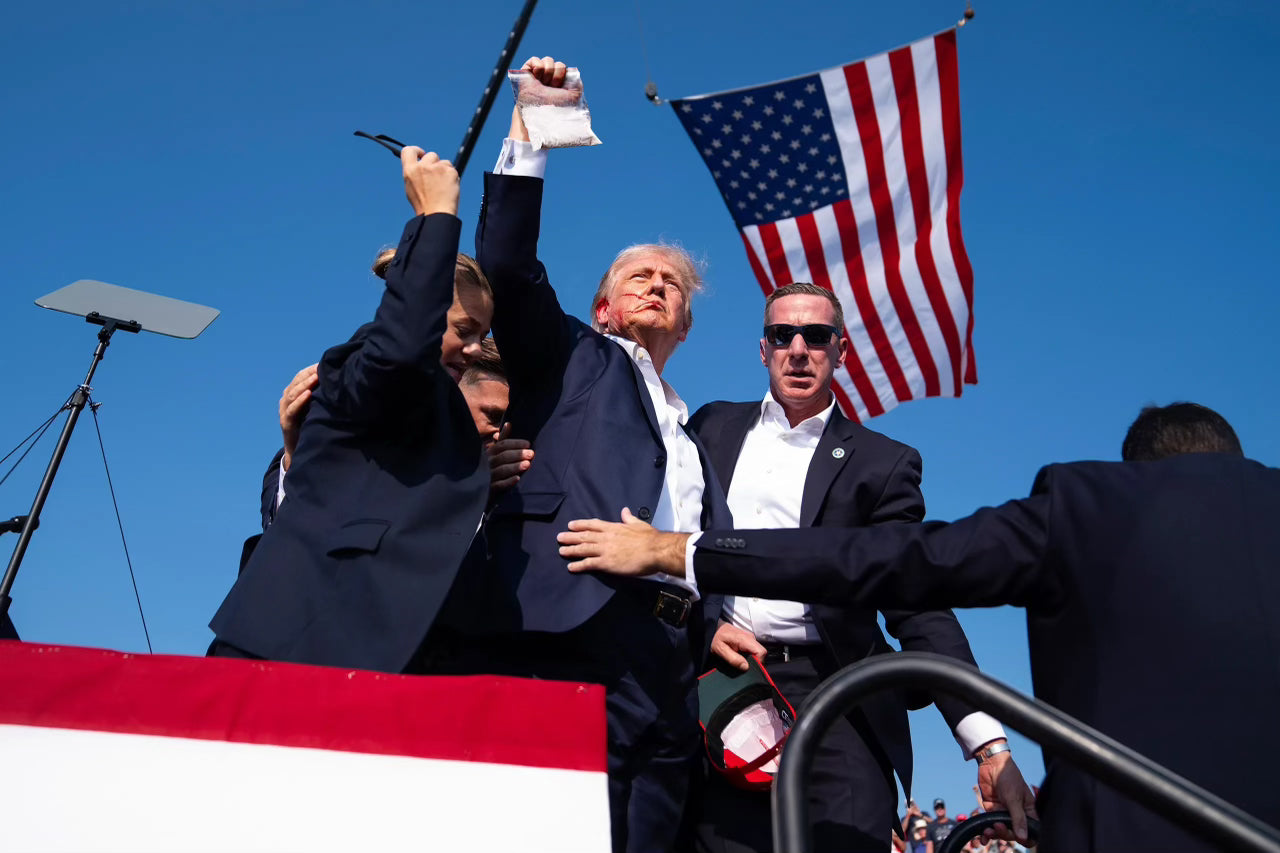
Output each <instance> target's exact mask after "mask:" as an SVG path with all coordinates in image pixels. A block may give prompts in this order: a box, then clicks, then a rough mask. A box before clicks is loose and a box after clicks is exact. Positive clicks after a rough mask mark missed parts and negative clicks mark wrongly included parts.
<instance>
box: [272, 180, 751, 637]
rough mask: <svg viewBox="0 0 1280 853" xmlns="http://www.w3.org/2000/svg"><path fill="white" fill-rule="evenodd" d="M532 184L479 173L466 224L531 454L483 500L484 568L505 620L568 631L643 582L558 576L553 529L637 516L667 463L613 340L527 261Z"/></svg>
mask: <svg viewBox="0 0 1280 853" xmlns="http://www.w3.org/2000/svg"><path fill="white" fill-rule="evenodd" d="M542 186H543V182H542V180H541V179H539V178H526V177H515V176H503V175H492V174H486V175H485V200H484V204H483V206H482V208H481V212H480V222H479V226H478V227H477V230H476V259H477V260H478V261H479V262H480V266H481V267H482V268H483V269H484V271H485V274H486V275H487V276H488V277H489V282H490V283H491V284H492V285H493V290H494V316H493V337H494V342H495V343H497V345H498V350H499V351H500V352H501V353H502V361H503V365H504V367H505V368H506V371H507V376H508V379H509V380H510V388H511V392H510V395H511V396H510V403H509V404H508V407H507V420H508V421H509V422H510V423H511V425H512V427H513V431H514V434H515V435H517V436H519V437H522V438H525V439H528V440H529V441H530V442H531V443H532V444H533V449H534V452H535V453H536V454H537V459H536V460H535V462H534V464H533V465H532V466H531V467H530V469H529V470H528V472H526V473H525V474H523V475H522V476H521V478H520V482H519V483H517V484H516V486H515V487H514V488H512V489H511V490H510V491H508V492H507V493H506V494H505V495H504V496H503V497H502V498H500V499H499V500H498V502H497V504H495V506H494V507H493V510H492V513H491V515H490V518H489V522H488V525H487V526H486V535H487V537H488V545H489V551H490V554H491V555H492V567H493V570H494V571H495V572H497V573H498V575H499V576H500V577H501V582H502V583H503V585H504V586H505V587H507V588H511V589H515V590H516V596H517V598H518V608H517V609H518V612H516V613H512V614H509V615H510V616H511V618H512V619H513V620H514V627H517V628H523V629H524V630H530V631H568V630H571V629H573V628H575V627H577V626H578V625H581V624H582V623H583V622H585V621H586V620H587V619H589V618H590V617H591V616H592V615H593V614H595V613H596V612H597V611H599V610H600V608H601V607H603V606H604V604H605V602H607V601H608V600H609V599H610V598H611V597H612V595H613V594H614V591H615V590H616V588H617V587H618V586H620V585H623V584H635V583H646V581H636V580H630V579H621V580H619V579H615V578H610V577H607V576H600V575H595V574H570V573H569V572H568V571H567V570H566V568H565V566H566V564H567V561H566V560H565V559H564V558H563V557H561V556H560V553H559V545H558V544H557V543H556V534H558V533H560V532H561V531H562V530H565V529H566V526H567V523H568V522H569V521H570V520H572V519H575V518H604V519H608V520H616V519H617V518H618V514H619V513H620V512H621V510H622V508H623V507H629V508H630V509H631V511H632V512H633V513H635V514H636V515H637V516H638V517H640V518H641V519H644V520H649V519H650V518H651V517H652V513H653V510H654V509H655V508H656V507H657V504H658V496H659V494H660V493H661V490H662V483H663V478H664V476H665V471H666V464H667V460H666V448H665V446H664V445H663V443H662V436H661V433H660V431H659V429H658V421H657V416H656V414H655V412H654V409H653V401H652V400H651V399H650V397H649V394H648V391H647V390H646V389H645V387H644V381H643V379H642V378H641V376H640V373H639V369H638V368H637V367H636V366H635V363H634V362H633V361H632V360H631V357H630V356H629V355H628V354H627V353H626V351H625V350H623V349H622V347H620V346H618V345H617V344H616V343H614V342H613V341H610V340H609V339H607V338H606V337H604V336H603V335H601V334H600V333H598V332H596V331H594V330H592V329H591V327H590V326H587V325H586V324H584V323H582V322H581V321H580V320H577V319H575V318H574V317H571V316H569V315H568V314H566V313H565V312H564V310H563V309H562V308H561V307H560V302H559V301H558V300H557V298H556V294H555V291H554V290H553V289H552V287H551V284H550V282H549V281H548V280H547V275H546V270H545V269H544V268H543V266H542V264H541V263H540V262H539V261H538V258H537V247H538V229H539V216H540V210H541V206H542ZM691 437H692V434H691ZM694 442H695V444H697V443H698V442H697V439H696V438H694ZM699 455H700V457H701V459H702V461H703V478H704V480H705V482H706V489H705V492H704V495H703V516H702V518H703V524H704V525H715V524H721V523H723V521H724V520H729V519H730V515H729V508H728V506H727V504H726V503H725V500H724V492H723V490H722V489H721V488H720V486H719V483H718V482H717V480H716V476H715V473H714V472H713V471H712V470H711V468H710V466H709V465H707V463H706V453H705V451H703V449H702V448H701V446H700V445H699ZM291 499H292V498H291ZM730 523H731V521H730ZM719 607H720V599H719V597H712V598H709V599H708V598H707V597H705V596H704V607H703V610H704V615H705V616H706V618H708V619H714V618H715V614H716V613H718V612H719Z"/></svg>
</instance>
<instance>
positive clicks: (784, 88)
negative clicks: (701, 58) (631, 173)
mask: <svg viewBox="0 0 1280 853" xmlns="http://www.w3.org/2000/svg"><path fill="white" fill-rule="evenodd" d="M671 105H672V106H673V107H674V108H675V111H676V115H677V116H678V117H679V119H680V122H681V124H683V125H684V128H685V130H686V131H687V132H688V133H689V137H690V138H691V139H692V140H693V143H694V145H696V146H697V148H698V151H699V153H701V154H702V159H703V160H705V161H706V163H707V168H709V169H710V170H711V176H712V177H713V178H715V181H716V186H717V187H719V188H720V194H721V195H722V196H723V197H724V201H725V204H726V205H728V206H729V212H730V213H731V214H733V219H734V221H735V222H736V223H737V224H738V227H739V228H743V227H745V226H747V225H761V224H764V223H766V222H776V221H778V220H779V219H787V218H789V217H792V216H800V215H802V214H805V213H809V212H810V211H812V210H816V209H817V208H819V207H826V206H827V205H829V204H832V203H834V202H836V201H839V200H841V199H843V198H846V197H847V195H848V186H847V184H846V180H845V174H844V168H843V165H842V163H841V160H840V146H839V143H838V142H837V141H836V134H835V126H834V125H833V124H832V123H831V116H830V114H829V112H830V111H829V110H828V109H827V100H826V97H825V96H824V94H823V89H822V80H821V79H820V78H819V77H818V75H817V74H813V75H810V76H808V77H800V78H797V79H795V80H787V81H784V82H782V83H770V84H768V85H766V86H760V87H757V88H755V89H744V90H741V91H737V92H726V93H722V94H719V95H704V96H702V97H698V98H687V99H683V100H678V101H672V102H671Z"/></svg>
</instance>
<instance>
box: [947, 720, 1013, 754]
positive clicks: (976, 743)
mask: <svg viewBox="0 0 1280 853" xmlns="http://www.w3.org/2000/svg"><path fill="white" fill-rule="evenodd" d="M953 734H954V735H955V739H956V743H958V744H960V749H961V751H963V752H964V760H965V761H968V760H969V759H970V758H973V754H974V753H975V752H976V751H977V750H978V747H980V746H982V745H983V744H984V743H990V742H991V741H993V740H996V739H997V738H1002V737H1005V733H1004V726H1002V725H1000V723H999V722H997V721H996V719H995V718H994V717H992V716H991V715H990V714H984V713H983V712H981V711H974V712H973V713H972V714H970V715H968V716H967V717H965V718H964V719H963V720H961V721H960V722H959V723H957V724H956V730H955V732H953Z"/></svg>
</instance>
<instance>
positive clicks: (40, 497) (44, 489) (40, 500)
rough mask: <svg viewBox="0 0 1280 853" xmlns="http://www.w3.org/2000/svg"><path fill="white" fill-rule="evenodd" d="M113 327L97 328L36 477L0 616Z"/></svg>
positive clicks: (1, 587) (0, 595)
mask: <svg viewBox="0 0 1280 853" xmlns="http://www.w3.org/2000/svg"><path fill="white" fill-rule="evenodd" d="M115 330H116V327H115V325H114V324H110V325H107V326H104V327H103V328H102V330H101V331H100V332H98V346H97V348H96V349H94V351H93V360H92V361H91V362H89V372H88V373H87V374H86V375H85V377H84V382H81V383H80V387H79V388H77V389H76V390H75V392H74V393H73V394H72V395H71V402H69V403H68V404H67V407H68V408H69V409H70V410H71V411H70V412H68V413H67V421H66V423H64V424H63V425H62V434H61V435H59V436H58V444H57V446H56V447H54V448H53V458H51V459H50V460H49V467H48V468H46V469H45V471H44V477H43V479H41V480H40V488H39V489H37V490H36V499H35V500H34V501H32V502H31V510H30V511H29V512H28V513H27V520H26V522H24V523H23V525H22V530H21V531H19V533H18V544H17V545H15V546H14V548H13V555H12V556H10V557H9V566H8V568H6V569H5V570H4V580H2V581H0V617H3V616H5V615H7V614H8V612H9V602H10V601H11V599H10V598H9V591H10V590H11V589H13V581H14V579H15V578H17V576H18V567H19V566H21V565H22V557H23V555H25V554H26V553H27V545H28V544H30V542H31V534H32V533H33V532H34V531H35V529H36V525H37V524H38V523H39V522H40V511H41V510H42V509H44V502H45V499H46V498H48V497H49V490H50V489H51V488H53V478H54V477H55V476H57V473H58V466H59V465H61V464H62V457H63V455H64V454H65V453H66V452H67V444H68V443H70V441H71V431H72V430H74V429H75V428H76V421H78V420H79V419H80V413H81V412H82V411H84V404H85V403H86V402H88V400H89V383H90V382H92V381H93V374H94V372H95V371H96V370H97V369H98V364H99V363H101V361H102V357H103V355H104V354H106V351H107V347H108V346H109V345H110V344H111V334H112V332H114V331H115Z"/></svg>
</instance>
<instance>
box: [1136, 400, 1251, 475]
mask: <svg viewBox="0 0 1280 853" xmlns="http://www.w3.org/2000/svg"><path fill="white" fill-rule="evenodd" d="M1183 453H1230V454H1231V455H1233V456H1244V451H1243V450H1242V449H1241V448H1240V439H1239V438H1237V437H1236V431H1235V430H1233V429H1232V428H1231V424H1229V423H1227V419H1226V418H1224V417H1223V416H1222V415H1220V414H1218V413H1217V412H1215V411H1214V410H1213V409H1210V408H1208V407H1207V406H1201V405H1200V404H1198V403H1170V404H1169V405H1167V406H1147V407H1146V408H1145V409H1143V410H1142V411H1141V412H1140V413H1139V414H1138V418H1137V420H1135V421H1134V422H1133V425H1132V426H1130V427H1129V432H1128V433H1127V434H1126V435H1125V437H1124V445H1123V446H1122V447H1121V449H1120V458H1121V459H1123V460H1124V461H1125V462H1154V461H1156V460H1157V459H1167V458H1168V457H1170V456H1178V455H1180V454H1183Z"/></svg>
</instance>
